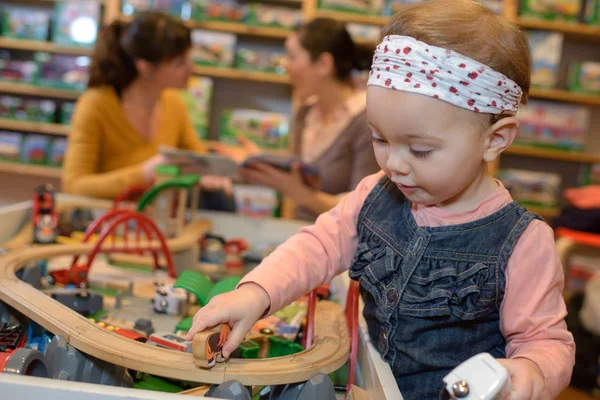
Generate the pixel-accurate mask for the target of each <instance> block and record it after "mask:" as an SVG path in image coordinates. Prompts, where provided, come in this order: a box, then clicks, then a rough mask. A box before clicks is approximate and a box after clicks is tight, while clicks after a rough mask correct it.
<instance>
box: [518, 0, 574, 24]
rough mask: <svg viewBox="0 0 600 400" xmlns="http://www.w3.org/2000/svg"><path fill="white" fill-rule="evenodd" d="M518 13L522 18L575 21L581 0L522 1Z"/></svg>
mask: <svg viewBox="0 0 600 400" xmlns="http://www.w3.org/2000/svg"><path fill="white" fill-rule="evenodd" d="M519 11H520V14H521V15H522V16H524V17H531V18H537V19H549V20H556V19H560V20H565V21H577V18H578V16H579V13H580V12H581V0H522V1H521V7H520V10H519Z"/></svg>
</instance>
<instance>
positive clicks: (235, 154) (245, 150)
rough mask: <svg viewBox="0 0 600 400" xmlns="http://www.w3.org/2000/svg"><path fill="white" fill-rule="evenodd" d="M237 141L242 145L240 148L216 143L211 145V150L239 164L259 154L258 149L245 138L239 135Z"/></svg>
mask: <svg viewBox="0 0 600 400" xmlns="http://www.w3.org/2000/svg"><path fill="white" fill-rule="evenodd" d="M237 140H238V141H239V142H240V144H241V145H242V146H241V147H240V146H232V145H227V144H224V143H216V144H215V145H213V150H215V151H216V152H217V153H219V154H221V155H224V156H227V157H229V158H232V159H233V160H235V161H236V162H238V163H240V164H241V163H242V162H244V161H245V160H246V159H247V158H248V157H251V156H255V155H257V154H260V153H261V149H260V147H258V146H257V145H256V143H254V142H253V141H251V140H249V139H248V138H247V137H246V136H244V135H241V134H240V135H238V136H237Z"/></svg>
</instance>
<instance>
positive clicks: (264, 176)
mask: <svg viewBox="0 0 600 400" xmlns="http://www.w3.org/2000/svg"><path fill="white" fill-rule="evenodd" d="M300 169H301V168H300V165H298V164H294V165H293V166H292V170H291V171H290V172H284V171H281V170H279V169H277V168H274V167H272V166H270V165H268V164H264V163H260V162H256V163H252V164H250V165H249V166H248V167H246V168H243V169H242V170H241V175H242V177H243V178H244V179H245V180H246V182H248V183H250V184H252V185H262V186H267V187H270V188H272V189H274V190H276V191H278V192H279V193H281V194H283V195H284V196H287V197H290V198H292V199H294V200H295V201H296V202H297V203H302V200H304V199H306V197H308V196H310V192H311V189H310V188H309V187H308V186H306V184H305V183H304V178H303V177H302V173H301V171H300Z"/></svg>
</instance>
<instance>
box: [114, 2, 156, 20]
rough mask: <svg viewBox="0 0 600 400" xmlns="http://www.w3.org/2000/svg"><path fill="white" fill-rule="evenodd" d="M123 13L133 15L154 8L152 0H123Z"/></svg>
mask: <svg viewBox="0 0 600 400" xmlns="http://www.w3.org/2000/svg"><path fill="white" fill-rule="evenodd" d="M121 4H122V6H121V10H122V12H123V15H126V16H131V15H134V14H137V13H140V12H144V11H149V10H151V9H152V0H123V1H122V2H121Z"/></svg>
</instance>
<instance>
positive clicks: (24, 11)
mask: <svg viewBox="0 0 600 400" xmlns="http://www.w3.org/2000/svg"><path fill="white" fill-rule="evenodd" d="M0 26H1V27H2V28H1V29H0V33H1V34H2V36H5V37H9V38H16V39H29V40H46V39H47V38H48V30H49V28H50V13H48V12H46V11H43V10H39V9H38V8H36V7H27V6H21V5H19V6H12V5H5V6H4V9H3V10H2V21H1V23H0Z"/></svg>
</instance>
